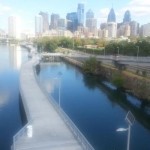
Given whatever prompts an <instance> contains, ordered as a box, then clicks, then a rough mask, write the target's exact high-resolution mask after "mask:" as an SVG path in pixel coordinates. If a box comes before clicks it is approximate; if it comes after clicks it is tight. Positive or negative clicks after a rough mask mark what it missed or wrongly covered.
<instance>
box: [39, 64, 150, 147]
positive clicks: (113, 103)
mask: <svg viewBox="0 0 150 150" xmlns="http://www.w3.org/2000/svg"><path fill="white" fill-rule="evenodd" d="M39 79H40V81H41V82H42V84H43V85H44V87H45V88H46V90H47V92H49V94H52V96H53V97H54V98H55V100H56V101H57V102H58V101H59V88H60V100H61V101H60V105H61V107H62V108H63V110H64V111H65V112H66V113H67V115H68V116H69V117H70V118H71V119H72V120H73V122H74V123H75V124H76V125H77V127H78V128H79V129H80V130H81V131H82V133H83V134H84V135H85V136H86V138H87V139H88V140H89V141H90V143H91V144H92V145H93V146H94V148H95V149H96V150H126V142H127V132H116V129H117V128H119V127H125V128H127V127H128V125H127V123H126V121H125V119H124V118H125V116H126V113H127V112H128V111H129V110H130V111H132V113H133V114H134V116H135V117H136V121H135V123H134V125H133V126H132V129H131V148H130V149H131V150H150V111H149V109H148V108H147V107H142V106H141V104H140V102H139V101H138V100H137V99H136V98H135V97H133V96H130V95H128V94H126V93H122V92H118V91H117V90H116V88H115V87H114V86H113V85H111V84H109V83H107V82H104V81H101V80H100V79H99V78H96V77H90V76H86V75H84V74H83V73H82V72H81V71H80V70H79V69H77V68H75V67H73V66H71V65H69V64H66V63H63V62H62V63H51V64H50V63H49V64H44V65H41V72H40V74H39Z"/></svg>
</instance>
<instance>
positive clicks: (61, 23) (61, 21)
mask: <svg viewBox="0 0 150 150" xmlns="http://www.w3.org/2000/svg"><path fill="white" fill-rule="evenodd" d="M58 29H60V30H65V29H66V20H65V19H62V18H60V19H58Z"/></svg>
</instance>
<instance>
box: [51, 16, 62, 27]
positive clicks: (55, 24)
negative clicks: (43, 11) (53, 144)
mask: <svg viewBox="0 0 150 150" xmlns="http://www.w3.org/2000/svg"><path fill="white" fill-rule="evenodd" d="M59 18H60V17H59V14H52V15H51V24H50V29H57V28H58V20H59Z"/></svg>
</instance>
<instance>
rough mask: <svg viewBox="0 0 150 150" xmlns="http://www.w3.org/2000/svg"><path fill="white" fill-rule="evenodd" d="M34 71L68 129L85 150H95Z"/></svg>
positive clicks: (40, 85) (42, 88)
mask: <svg viewBox="0 0 150 150" xmlns="http://www.w3.org/2000/svg"><path fill="white" fill-rule="evenodd" d="M35 65H36V63H35V64H34V66H35ZM33 69H34V74H35V78H36V81H37V83H38V85H39V87H40V89H41V90H42V91H43V93H44V94H45V95H46V97H47V98H48V100H49V102H50V103H51V104H52V105H53V106H54V108H55V110H56V111H57V113H59V115H60V117H61V118H62V119H63V120H64V122H65V123H66V125H67V126H68V128H69V129H70V130H71V132H72V133H73V135H74V137H75V138H76V140H77V141H78V142H79V143H80V144H81V146H82V148H83V149H84V150H94V148H93V147H92V145H91V144H90V143H89V142H88V141H87V139H86V138H85V136H84V135H83V134H82V133H81V132H80V130H79V129H78V128H77V126H76V125H75V124H74V123H73V122H72V120H71V119H70V118H69V117H68V115H67V114H66V113H65V112H64V111H63V109H62V108H61V107H59V105H58V104H57V102H56V101H55V100H54V98H53V97H52V96H50V95H49V94H48V92H46V89H45V88H44V86H43V85H42V84H41V83H40V81H39V80H38V78H37V75H36V72H35V68H33Z"/></svg>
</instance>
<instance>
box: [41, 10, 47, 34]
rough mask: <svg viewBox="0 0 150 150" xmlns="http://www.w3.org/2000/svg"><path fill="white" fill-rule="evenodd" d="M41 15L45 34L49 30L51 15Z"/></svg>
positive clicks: (44, 13) (42, 13) (43, 13)
mask: <svg viewBox="0 0 150 150" xmlns="http://www.w3.org/2000/svg"><path fill="white" fill-rule="evenodd" d="M39 15H41V16H42V19H43V32H45V31H47V30H49V15H48V13H46V12H40V13H39Z"/></svg>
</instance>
